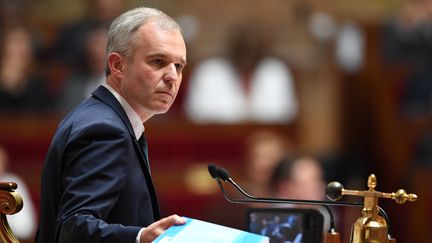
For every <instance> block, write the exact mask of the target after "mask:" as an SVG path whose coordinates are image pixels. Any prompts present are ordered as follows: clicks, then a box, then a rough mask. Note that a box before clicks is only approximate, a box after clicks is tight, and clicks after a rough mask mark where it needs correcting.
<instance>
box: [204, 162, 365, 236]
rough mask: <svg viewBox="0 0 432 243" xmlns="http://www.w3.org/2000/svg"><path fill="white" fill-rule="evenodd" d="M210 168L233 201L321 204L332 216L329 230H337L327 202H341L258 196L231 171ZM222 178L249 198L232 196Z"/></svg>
mask: <svg viewBox="0 0 432 243" xmlns="http://www.w3.org/2000/svg"><path fill="white" fill-rule="evenodd" d="M208 170H209V173H210V175H211V176H212V177H213V178H214V179H216V181H217V182H218V185H219V187H220V189H221V191H222V193H223V195H224V197H225V199H226V200H227V201H229V202H231V203H285V204H287V203H288V204H308V205H319V206H322V207H324V208H325V209H326V211H327V212H328V214H329V216H330V229H329V232H331V233H334V232H335V223H334V215H333V213H332V211H331V210H330V208H329V207H328V205H327V204H330V205H331V204H337V205H342V203H340V202H337V203H336V202H324V201H315V200H299V199H283V198H264V197H256V196H252V195H250V194H249V193H247V192H246V191H245V190H243V188H241V187H240V186H239V185H238V184H237V183H236V182H235V181H234V180H233V179H232V178H231V176H230V174H229V172H228V171H227V170H225V169H224V168H218V167H217V166H216V165H214V164H210V165H209V166H208ZM220 179H222V180H223V181H225V182H228V183H230V184H231V185H232V186H234V188H236V189H237V190H238V191H239V192H240V193H241V194H243V195H244V196H245V197H246V198H248V199H234V198H231V197H230V196H229V195H228V193H226V191H225V189H224V187H223V185H222V183H221V182H220ZM355 205H358V206H362V205H361V204H355Z"/></svg>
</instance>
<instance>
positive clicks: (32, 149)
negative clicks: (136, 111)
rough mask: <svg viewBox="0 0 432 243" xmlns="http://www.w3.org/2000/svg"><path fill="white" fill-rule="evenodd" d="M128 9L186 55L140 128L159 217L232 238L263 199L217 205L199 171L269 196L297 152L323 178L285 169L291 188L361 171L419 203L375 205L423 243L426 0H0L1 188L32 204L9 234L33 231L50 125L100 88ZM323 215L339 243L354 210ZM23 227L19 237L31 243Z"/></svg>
mask: <svg viewBox="0 0 432 243" xmlns="http://www.w3.org/2000/svg"><path fill="white" fill-rule="evenodd" d="M136 6H150V7H156V8H159V9H161V10H163V11H165V12H166V13H168V14H169V15H171V16H173V17H174V18H176V19H177V21H178V22H179V23H180V25H181V26H182V28H183V34H184V37H185V40H186V43H187V47H188V66H187V68H186V70H185V72H184V78H183V83H182V89H181V91H180V92H179V95H178V97H177V101H176V103H175V104H174V106H173V107H172V109H171V110H170V112H169V113H168V114H166V115H163V116H160V117H154V118H153V119H152V120H151V121H150V122H148V124H146V133H147V136H148V139H149V147H150V148H149V150H150V154H149V156H150V160H151V164H152V175H153V180H154V181H155V186H156V189H157V191H158V196H159V201H160V203H161V206H162V207H161V208H162V214H163V215H168V214H171V213H178V214H180V215H185V216H189V217H194V218H198V219H203V220H207V221H211V222H215V223H220V224H224V225H227V226H232V227H237V228H244V227H245V225H244V220H245V215H243V212H244V208H245V207H248V206H263V205H233V204H229V203H228V202H226V201H225V200H224V198H223V196H222V194H221V193H220V191H219V189H218V188H217V185H216V183H215V181H214V180H212V179H211V177H210V176H209V175H208V172H207V164H208V163H216V164H218V165H220V166H223V167H225V168H226V169H228V170H229V171H230V172H231V175H232V177H233V178H235V180H237V181H238V182H239V183H240V185H242V186H244V187H245V188H247V190H248V191H249V192H250V193H253V194H255V195H257V196H272V195H274V194H273V191H274V189H275V188H272V186H273V185H274V184H272V178H273V177H272V175H274V174H275V173H276V170H278V168H279V169H280V166H278V163H279V161H281V160H283V158H285V157H287V156H288V157H292V156H294V155H296V156H297V155H301V156H304V155H306V156H308V157H313V158H314V159H315V160H317V161H318V165H319V170H321V171H319V173H318V172H316V169H313V172H311V173H314V174H313V176H312V174H310V175H309V176H310V177H307V176H303V175H298V176H294V175H291V177H292V178H303V182H301V183H299V181H296V183H297V184H296V187H303V186H306V184H308V182H310V181H312V180H314V179H307V180H304V178H316V179H317V180H318V181H319V182H317V183H315V184H313V185H322V184H323V183H322V182H324V183H325V184H327V183H328V182H330V181H340V182H342V183H343V184H344V186H345V188H348V189H359V190H365V189H367V187H366V181H367V177H368V175H369V174H371V173H374V174H375V175H376V176H377V179H378V186H377V190H379V191H383V192H394V191H396V190H397V189H399V188H403V189H405V190H406V191H407V192H410V193H416V194H417V195H418V196H419V200H418V201H417V202H414V203H407V204H404V205H397V204H396V203H395V202H393V201H390V200H381V201H380V205H381V207H383V208H384V209H385V210H386V211H387V213H388V215H389V218H390V220H391V227H392V234H393V236H394V237H395V238H396V239H397V240H398V242H427V238H426V230H428V229H429V227H430V225H431V224H432V210H431V209H430V205H431V203H432V192H431V190H430V185H432V179H431V178H432V119H431V118H432V117H431V115H432V1H431V0H364V1H341V0H327V1H320V0H265V1H264V0H247V1H246V0H229V1H228V0H221V1H202V0H201V1H198V0H188V1H185V0H176V1H165V0H157V1H156V0H154V1H137V0H123V1H122V0H75V1H69V0H68V1H65V0H62V1H60V0H38V1H35V0H1V1H0V54H1V55H0V147H1V148H2V151H4V154H5V156H0V157H1V158H2V159H1V160H4V161H5V164H6V165H7V166H1V168H2V169H1V170H0V173H2V174H4V177H3V176H1V177H0V179H1V180H15V181H16V182H17V181H19V182H20V183H18V187H19V188H22V189H24V190H25V191H27V192H24V193H26V194H27V193H28V195H29V199H27V200H26V201H25V206H24V207H28V208H31V206H27V205H31V204H33V207H34V209H32V210H29V211H32V212H29V214H28V215H30V216H27V217H26V218H27V222H24V223H23V224H25V225H34V226H36V220H37V217H38V213H39V212H38V205H39V197H40V196H39V192H40V188H39V186H40V172H41V168H42V166H43V162H44V156H45V154H46V152H47V149H48V146H49V143H50V140H51V138H52V136H53V134H54V132H55V129H56V127H57V124H58V122H59V121H60V120H61V118H62V117H63V116H64V115H65V114H66V113H67V112H68V111H69V110H70V109H71V108H72V107H73V106H74V105H76V104H78V103H79V102H80V100H82V99H83V98H85V97H87V96H88V95H89V94H90V93H91V91H92V90H93V89H94V88H95V87H97V85H98V84H100V82H102V81H103V78H104V74H103V70H104V65H105V63H104V51H105V49H104V47H105V43H106V36H105V34H106V31H107V28H108V26H109V23H110V22H111V21H112V19H113V18H115V17H116V16H117V15H118V14H119V13H121V12H122V11H124V10H126V9H130V8H132V7H136ZM2 153H3V152H2ZM3 167H4V169H3ZM314 168H315V167H314ZM294 171H296V170H295V169H292V172H291V173H295V172H294ZM301 171H308V169H307V167H304V169H302V170H301ZM6 175H8V176H10V175H13V176H14V177H12V179H11V177H6ZM293 180H294V179H292V181H291V182H292V183H294V182H293ZM300 181H302V180H300ZM313 185H308V186H309V187H310V188H312V187H313ZM278 188H279V187H278ZM282 188H283V187H282ZM287 188H288V186H287ZM305 188H308V187H305ZM320 188H322V186H321V187H320ZM305 190H306V189H305ZM322 190H323V189H318V192H316V191H317V190H316V188H315V190H314V192H316V195H313V197H312V198H318V199H319V198H321V197H322ZM279 195H284V197H290V195H292V194H289V192H287V193H284V194H279ZM311 196H312V195H311ZM292 197H295V196H292ZM300 197H301V196H300ZM347 200H356V201H358V200H361V199H357V198H349V199H347ZM334 210H335V212H336V214H337V218H338V220H337V224H338V226H337V230H338V231H339V232H340V233H341V234H342V238H343V242H348V238H349V232H350V227H351V224H352V223H353V222H354V221H355V219H357V218H358V217H360V212H361V211H360V209H357V208H354V209H350V208H335V209H334ZM22 213H24V212H22ZM21 225H22V224H21ZM14 231H16V230H15V229H14ZM34 231H35V229H34V227H33V228H32V227H30V229H28V230H27V231H26V232H23V234H22V236H20V238H21V239H22V241H24V242H26V241H27V242H32V241H33V240H32V239H33V235H34Z"/></svg>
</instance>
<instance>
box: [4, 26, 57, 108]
mask: <svg viewBox="0 0 432 243" xmlns="http://www.w3.org/2000/svg"><path fill="white" fill-rule="evenodd" d="M33 48H34V46H33V42H32V36H31V34H30V32H29V31H28V30H27V29H26V28H25V27H23V26H15V27H10V28H8V29H6V30H4V31H3V33H2V34H1V36H0V111H1V112H7V113H12V112H13V113H18V112H40V111H49V110H50V109H51V108H52V107H53V104H52V100H51V95H50V92H49V90H48V87H47V85H46V81H45V79H44V78H43V76H42V74H41V73H38V68H37V63H36V61H35V52H34V49H33Z"/></svg>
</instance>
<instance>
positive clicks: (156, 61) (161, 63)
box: [151, 59, 164, 66]
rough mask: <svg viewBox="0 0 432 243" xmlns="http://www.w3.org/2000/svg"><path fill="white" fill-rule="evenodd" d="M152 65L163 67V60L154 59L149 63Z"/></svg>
mask: <svg viewBox="0 0 432 243" xmlns="http://www.w3.org/2000/svg"><path fill="white" fill-rule="evenodd" d="M151 62H152V63H153V64H155V65H159V66H161V65H163V63H164V62H163V60H162V59H154V60H152V61H151Z"/></svg>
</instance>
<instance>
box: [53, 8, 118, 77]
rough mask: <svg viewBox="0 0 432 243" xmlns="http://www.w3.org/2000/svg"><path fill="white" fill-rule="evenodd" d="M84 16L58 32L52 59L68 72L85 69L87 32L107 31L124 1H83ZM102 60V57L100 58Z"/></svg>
mask: <svg viewBox="0 0 432 243" xmlns="http://www.w3.org/2000/svg"><path fill="white" fill-rule="evenodd" d="M85 2H86V6H87V9H86V15H85V16H84V17H83V18H81V19H78V20H75V21H73V22H71V23H69V24H67V25H66V26H64V27H63V28H61V29H60V30H59V33H58V39H57V42H56V44H55V47H54V48H55V49H54V59H56V60H58V61H59V62H60V63H61V64H62V65H65V66H66V69H68V70H66V72H68V71H75V72H76V71H81V70H82V69H84V70H85V69H87V65H88V63H85V62H83V61H82V60H85V59H86V56H87V51H88V49H87V48H88V47H87V45H88V41H87V40H86V39H87V38H88V36H89V32H93V31H95V29H96V28H97V27H99V26H105V28H106V29H108V27H109V25H110V24H111V22H112V21H113V20H114V18H115V17H117V16H118V15H120V13H122V12H123V10H124V9H125V5H126V4H125V1H124V0H85ZM102 58H103V57H102Z"/></svg>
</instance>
